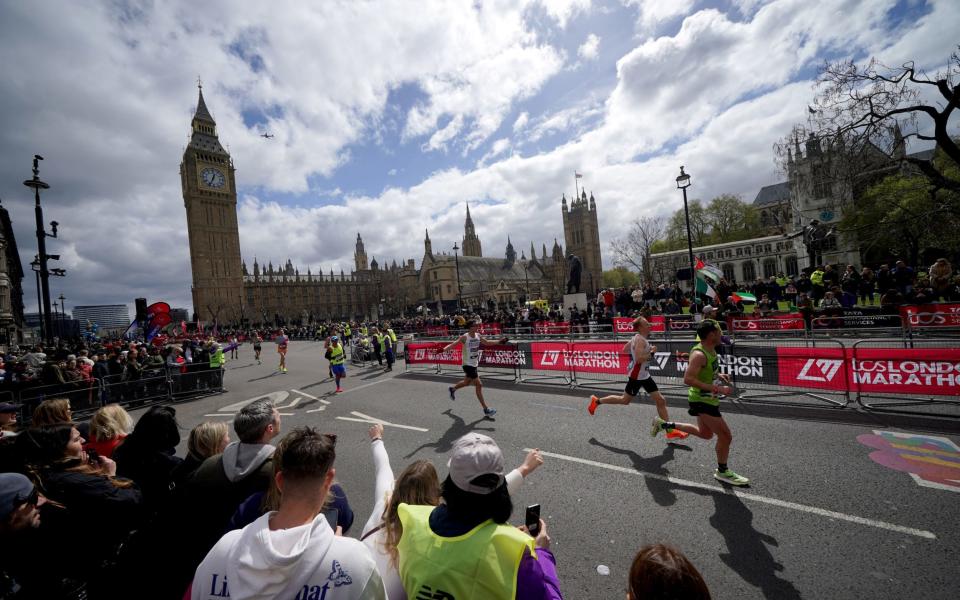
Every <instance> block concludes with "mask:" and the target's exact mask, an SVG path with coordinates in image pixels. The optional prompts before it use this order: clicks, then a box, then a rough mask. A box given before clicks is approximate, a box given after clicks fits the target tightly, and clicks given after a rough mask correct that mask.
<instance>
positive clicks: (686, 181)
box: [677, 167, 697, 298]
mask: <svg viewBox="0 0 960 600" xmlns="http://www.w3.org/2000/svg"><path fill="white" fill-rule="evenodd" d="M688 187H690V176H689V175H687V174H686V173H684V172H683V167H680V175H679V176H677V188H678V189H681V190H683V216H684V218H685V219H686V222H687V252H688V253H689V258H690V297H691V298H693V297H695V296H696V293H697V292H696V290H697V276H696V269H695V268H694V264H693V238H692V237H691V235H690V209H689V208H688V207H687V188H688Z"/></svg>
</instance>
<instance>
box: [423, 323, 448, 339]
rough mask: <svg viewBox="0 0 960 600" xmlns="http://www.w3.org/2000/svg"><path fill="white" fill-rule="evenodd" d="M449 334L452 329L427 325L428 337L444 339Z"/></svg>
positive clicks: (444, 326)
mask: <svg viewBox="0 0 960 600" xmlns="http://www.w3.org/2000/svg"><path fill="white" fill-rule="evenodd" d="M449 333H450V328H449V327H447V326H446V325H427V335H428V336H430V337H443V336H445V335H449Z"/></svg>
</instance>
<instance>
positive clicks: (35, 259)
mask: <svg viewBox="0 0 960 600" xmlns="http://www.w3.org/2000/svg"><path fill="white" fill-rule="evenodd" d="M30 269H31V270H32V271H33V272H34V273H36V275H37V315H38V316H39V317H40V339H41V340H46V339H47V336H46V335H44V328H43V301H42V300H41V299H40V255H39V254H38V255H36V256H34V257H33V262H32V263H30Z"/></svg>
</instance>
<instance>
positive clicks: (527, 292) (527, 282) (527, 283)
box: [520, 260, 530, 303]
mask: <svg viewBox="0 0 960 600" xmlns="http://www.w3.org/2000/svg"><path fill="white" fill-rule="evenodd" d="M529 262H530V261H529V260H525V261H523V262H521V263H520V264H521V265H523V281H524V287H525V296H524V297H523V301H524V303H526V302H527V301H528V300H530V277H529V276H528V275H527V264H528V263H529Z"/></svg>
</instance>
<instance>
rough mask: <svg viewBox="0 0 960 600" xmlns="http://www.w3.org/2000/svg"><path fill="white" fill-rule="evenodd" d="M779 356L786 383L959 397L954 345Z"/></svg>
mask: <svg viewBox="0 0 960 600" xmlns="http://www.w3.org/2000/svg"><path fill="white" fill-rule="evenodd" d="M777 354H778V359H779V362H780V385H783V386H790V387H804V388H816V389H828V390H836V391H844V390H850V391H852V392H853V391H860V392H882V393H888V394H933V395H937V396H957V395H960V349H956V348H914V349H911V348H856V349H854V348H847V349H846V350H844V349H841V348H777Z"/></svg>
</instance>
